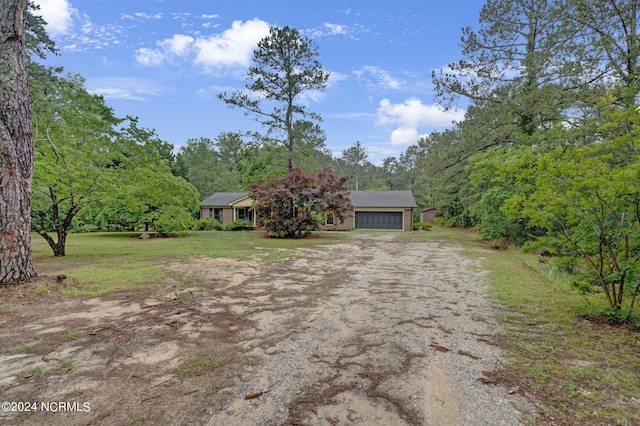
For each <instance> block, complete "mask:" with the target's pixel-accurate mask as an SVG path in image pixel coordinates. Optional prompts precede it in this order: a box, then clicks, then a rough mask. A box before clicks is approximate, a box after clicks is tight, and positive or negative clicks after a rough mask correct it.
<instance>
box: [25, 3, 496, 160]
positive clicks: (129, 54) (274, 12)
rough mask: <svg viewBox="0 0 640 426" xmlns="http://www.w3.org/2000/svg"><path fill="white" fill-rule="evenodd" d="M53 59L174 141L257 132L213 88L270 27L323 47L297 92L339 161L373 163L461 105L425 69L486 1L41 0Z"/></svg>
mask: <svg viewBox="0 0 640 426" xmlns="http://www.w3.org/2000/svg"><path fill="white" fill-rule="evenodd" d="M35 2H36V3H37V4H39V5H40V7H41V13H42V15H43V17H44V18H45V20H46V21H47V22H48V23H49V24H48V27H47V31H48V33H49V35H50V36H51V37H52V38H53V39H54V41H55V42H56V44H57V46H58V48H59V49H60V55H59V56H56V57H51V58H50V59H49V63H50V64H55V65H62V66H64V68H65V71H66V72H67V73H77V74H80V75H82V76H83V77H85V78H86V87H87V89H88V90H89V91H91V92H94V93H99V94H101V95H103V96H104V97H105V99H106V101H107V103H108V104H109V105H110V106H111V107H112V108H114V110H115V112H116V114H117V115H118V116H121V117H124V116H125V115H132V116H138V117H139V118H140V125H141V126H144V127H147V128H152V129H155V130H156V132H157V133H158V135H159V136H160V138H162V139H163V140H166V141H168V142H170V143H172V144H173V145H174V146H176V148H179V147H180V146H181V145H183V144H185V143H186V141H187V140H188V139H189V138H198V137H208V138H212V139H213V138H215V137H216V136H218V135H219V134H220V133H221V132H227V131H242V130H248V129H255V125H254V123H253V122H252V121H251V120H249V119H248V118H247V117H245V116H244V114H243V113H242V111H241V110H238V109H229V108H228V107H227V106H226V105H225V104H224V103H222V101H220V100H219V99H218V98H217V97H216V95H217V94H218V93H219V92H220V91H227V92H232V91H234V90H238V89H242V88H243V87H244V85H245V84H246V80H245V76H246V70H247V67H248V65H249V64H250V58H251V52H252V51H253V49H254V48H255V47H256V45H257V42H258V41H259V40H260V39H261V38H263V37H264V36H265V35H266V34H267V33H268V28H269V26H271V25H277V26H285V25H288V26H291V27H295V28H297V29H298V30H299V31H300V32H301V33H303V34H304V35H307V36H309V37H310V38H312V39H313V40H314V42H315V43H316V44H317V45H318V46H319V59H320V61H321V63H322V64H323V66H324V67H325V68H326V69H327V70H328V71H330V72H331V78H330V80H329V85H328V87H327V88H326V90H325V91H323V92H321V93H312V94H309V96H306V97H305V99H304V102H305V104H306V105H307V108H308V109H309V110H310V111H313V112H317V113H319V114H320V115H321V116H322V118H323V122H322V123H321V126H322V128H323V129H324V130H325V132H326V134H327V141H326V144H327V147H328V148H329V149H330V150H331V151H332V152H333V153H334V155H336V156H339V155H340V153H341V151H342V150H343V149H345V148H348V147H349V146H351V145H353V144H354V143H355V142H356V141H360V142H361V143H362V144H363V145H364V146H366V147H367V150H368V153H369V159H370V160H371V161H373V162H374V163H379V162H380V161H381V160H382V159H383V158H385V157H388V156H398V155H399V154H400V153H401V152H402V151H404V150H405V149H406V148H407V146H409V145H411V144H414V143H416V142H417V140H418V138H419V137H420V136H421V135H425V134H428V133H430V132H432V131H438V130H444V129H446V128H447V127H450V126H451V121H452V120H460V119H462V117H463V114H464V110H463V109H462V108H461V109H458V110H455V109H454V110H448V111H444V110H443V109H442V108H441V107H440V106H439V105H437V104H436V103H435V100H434V96H433V85H432V83H431V72H432V70H434V69H440V68H443V67H445V66H446V65H447V64H449V63H451V62H453V61H456V60H458V59H460V55H461V53H460V47H459V46H458V43H459V40H460V36H461V30H460V29H461V27H463V26H471V27H477V22H478V14H479V11H480V8H481V7H482V4H483V1H482V0H449V1H446V0H445V1H435V0H395V1H378V0H366V1H333V0H323V1H317V0H314V1H287V0H281V1H273V2H266V1H237V2H234V1H224V2H223V1H203V0H182V1H173V0H144V1H142V0H126V1H124V0H36V1H35Z"/></svg>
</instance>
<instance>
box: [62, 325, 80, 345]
mask: <svg viewBox="0 0 640 426" xmlns="http://www.w3.org/2000/svg"><path fill="white" fill-rule="evenodd" d="M79 335H80V330H79V329H77V328H70V329H69V330H67V332H66V333H65V334H64V335H63V336H62V340H64V341H65V342H69V341H71V340H75V339H77V338H78V336H79Z"/></svg>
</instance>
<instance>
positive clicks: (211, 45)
mask: <svg viewBox="0 0 640 426" xmlns="http://www.w3.org/2000/svg"><path fill="white" fill-rule="evenodd" d="M268 34H269V24H267V23H266V22H264V21H262V20H260V19H253V20H251V21H246V22H242V21H234V22H233V24H232V25H231V28H229V29H227V30H225V31H224V32H222V33H220V34H215V35H212V36H209V37H198V38H193V37H191V36H188V35H184V34H174V35H173V36H172V37H170V38H167V39H164V40H160V41H157V42H156V45H157V46H158V47H157V48H155V49H150V48H146V47H143V48H140V49H138V50H137V51H136V60H137V62H138V63H139V64H141V65H145V66H157V65H161V64H162V63H164V62H165V61H167V60H170V59H171V58H175V57H188V56H189V54H192V56H191V57H190V60H192V61H193V62H194V63H195V64H197V65H200V66H202V67H204V68H205V69H212V68H221V67H246V66H248V65H249V63H250V61H251V54H252V53H253V51H254V49H255V48H256V47H257V45H258V42H259V41H260V40H261V39H263V38H264V37H265V36H267V35H268Z"/></svg>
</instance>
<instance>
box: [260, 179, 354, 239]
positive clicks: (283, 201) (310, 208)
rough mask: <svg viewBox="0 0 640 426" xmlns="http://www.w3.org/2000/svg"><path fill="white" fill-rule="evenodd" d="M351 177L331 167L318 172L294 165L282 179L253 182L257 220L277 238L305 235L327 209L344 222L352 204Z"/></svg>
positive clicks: (309, 232) (316, 224) (301, 236)
mask: <svg viewBox="0 0 640 426" xmlns="http://www.w3.org/2000/svg"><path fill="white" fill-rule="evenodd" d="M348 180H349V176H340V177H336V175H335V174H334V173H333V170H331V169H330V168H325V169H323V170H322V171H321V172H320V173H318V175H316V176H314V175H311V174H308V173H305V172H303V171H302V170H300V169H293V170H291V172H289V174H288V175H287V176H285V177H283V178H281V179H270V180H267V181H264V182H262V183H254V184H251V185H249V187H250V189H251V197H252V198H253V199H254V201H255V206H254V209H255V212H256V219H257V222H258V224H260V225H264V227H265V228H266V229H267V231H268V232H269V236H271V237H276V238H303V237H306V236H308V235H309V234H311V231H313V230H314V229H318V228H319V226H320V223H319V221H320V219H321V218H322V217H323V214H327V213H328V214H334V215H335V216H336V218H337V219H338V220H339V221H340V222H344V219H345V217H346V216H347V213H348V212H349V209H350V208H352V207H353V205H352V204H351V199H350V198H349V189H348V188H347V187H346V186H345V182H346V181H348Z"/></svg>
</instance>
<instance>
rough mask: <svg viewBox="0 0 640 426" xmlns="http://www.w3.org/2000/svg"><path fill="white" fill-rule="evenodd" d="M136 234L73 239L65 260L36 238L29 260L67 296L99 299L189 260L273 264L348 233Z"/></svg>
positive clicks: (145, 282) (153, 280)
mask: <svg viewBox="0 0 640 426" xmlns="http://www.w3.org/2000/svg"><path fill="white" fill-rule="evenodd" d="M139 235H140V233H87V234H71V235H69V237H68V240H67V250H66V253H67V255H66V256H64V257H54V256H53V254H52V251H51V249H50V248H49V246H48V245H47V243H46V242H45V241H44V239H42V237H40V236H38V235H37V234H34V235H33V236H32V241H33V246H32V248H33V257H34V263H35V267H36V271H37V272H38V274H40V275H59V274H64V275H66V276H67V277H68V279H67V282H68V283H71V284H69V285H67V286H66V287H64V288H62V291H63V293H65V294H81V295H85V296H101V295H104V294H107V293H109V292H112V291H119V290H132V289H136V288H141V287H143V286H146V285H148V284H153V283H157V282H159V281H161V280H162V279H163V278H164V277H165V276H166V270H165V268H164V265H166V264H168V263H171V262H175V261H181V260H185V259H187V258H189V257H192V256H205V257H214V258H215V257H228V258H234V259H238V260H248V259H256V260H259V261H262V262H274V261H279V260H283V259H286V258H287V257H290V256H292V255H293V250H294V249H295V248H297V247H302V246H307V245H312V244H318V243H322V244H330V243H335V242H338V241H343V240H344V239H345V238H348V234H346V233H331V234H326V233H324V234H322V236H321V237H313V238H306V239H299V240H289V239H272V238H264V237H263V234H262V233H261V232H246V231H237V232H222V231H201V232H197V233H194V234H192V235H188V236H183V237H176V238H151V239H148V240H141V239H139V238H138V236H139Z"/></svg>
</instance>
